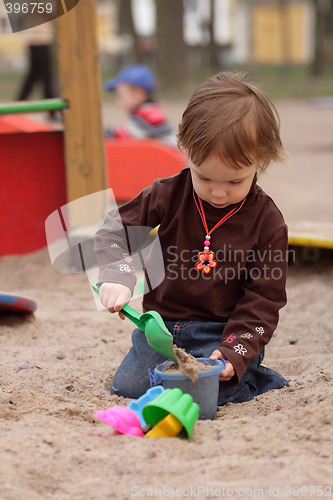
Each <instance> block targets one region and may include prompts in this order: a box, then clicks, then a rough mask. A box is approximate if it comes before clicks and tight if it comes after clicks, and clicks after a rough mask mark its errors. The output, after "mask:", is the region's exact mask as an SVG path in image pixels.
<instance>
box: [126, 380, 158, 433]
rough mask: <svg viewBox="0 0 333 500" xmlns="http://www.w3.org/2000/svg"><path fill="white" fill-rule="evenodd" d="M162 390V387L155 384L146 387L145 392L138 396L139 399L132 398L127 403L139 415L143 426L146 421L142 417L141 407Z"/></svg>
mask: <svg viewBox="0 0 333 500" xmlns="http://www.w3.org/2000/svg"><path fill="white" fill-rule="evenodd" d="M163 391H164V387H162V386H161V385H156V386H155V387H151V388H150V389H148V390H147V391H146V392H145V394H143V395H142V396H140V397H139V399H136V400H135V399H134V400H133V401H131V402H130V403H129V404H128V408H130V409H131V410H133V411H134V413H135V414H136V415H137V416H138V417H139V419H140V423H141V426H142V427H144V426H145V425H147V422H146V421H145V419H144V418H143V415H142V410H143V408H144V407H145V406H146V405H147V404H148V403H150V401H153V400H154V399H156V398H157V396H159V395H160V394H162V392H163Z"/></svg>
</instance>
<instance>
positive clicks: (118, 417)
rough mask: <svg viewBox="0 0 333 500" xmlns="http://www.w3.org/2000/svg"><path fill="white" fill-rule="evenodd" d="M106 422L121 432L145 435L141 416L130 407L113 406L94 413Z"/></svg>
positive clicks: (131, 434)
mask: <svg viewBox="0 0 333 500" xmlns="http://www.w3.org/2000/svg"><path fill="white" fill-rule="evenodd" d="M94 416H95V417H96V418H99V420H101V421H102V422H104V423H105V424H108V425H110V426H111V427H113V428H114V429H116V431H118V432H119V433H120V434H127V435H128V436H140V437H142V436H143V432H142V429H141V423H140V419H139V417H138V416H137V415H136V414H135V413H134V411H133V410H131V409H130V408H126V407H125V406H111V407H110V408H108V409H107V410H105V411H104V410H100V411H98V412H96V413H95V415H94Z"/></svg>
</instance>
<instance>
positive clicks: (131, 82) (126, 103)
mask: <svg viewBox="0 0 333 500" xmlns="http://www.w3.org/2000/svg"><path fill="white" fill-rule="evenodd" d="M104 88H105V89H106V90H110V91H114V92H115V94H116V97H117V100H118V104H119V105H120V107H121V108H122V109H124V110H125V111H127V112H128V113H129V114H130V120H129V122H128V124H127V126H126V127H121V128H114V129H108V130H107V133H106V135H107V137H114V138H128V137H133V138H135V139H157V140H159V141H162V142H164V143H165V144H167V145H168V146H173V147H176V146H177V140H176V136H175V134H174V133H173V130H172V127H171V126H170V124H169V123H168V121H167V118H166V116H165V114H164V112H163V110H162V108H161V106H160V105H159V104H157V103H156V102H155V101H154V99H153V94H154V91H155V77H154V75H153V73H152V72H151V71H150V69H149V68H147V67H146V66H143V65H140V64H137V65H133V66H128V67H127V68H125V69H123V70H122V71H121V72H120V73H119V74H118V75H117V76H116V78H115V79H113V80H109V81H107V82H106V83H105V84H104Z"/></svg>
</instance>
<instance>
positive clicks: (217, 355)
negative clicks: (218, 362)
mask: <svg viewBox="0 0 333 500" xmlns="http://www.w3.org/2000/svg"><path fill="white" fill-rule="evenodd" d="M221 358H223V354H222V352H221V351H219V350H218V349H215V351H213V353H212V354H211V355H210V356H209V359H212V360H213V359H221ZM224 361H225V368H224V370H223V371H222V372H220V374H219V380H220V382H227V380H230V379H231V378H232V377H233V376H234V375H235V368H234V367H233V366H232V364H231V363H230V361H228V360H227V359H225V360H224Z"/></svg>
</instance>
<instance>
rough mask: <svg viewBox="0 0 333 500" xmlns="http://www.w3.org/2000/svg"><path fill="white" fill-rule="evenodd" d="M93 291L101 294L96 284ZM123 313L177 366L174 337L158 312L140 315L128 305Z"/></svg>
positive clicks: (153, 345) (156, 349)
mask: <svg viewBox="0 0 333 500" xmlns="http://www.w3.org/2000/svg"><path fill="white" fill-rule="evenodd" d="M92 289H93V290H94V292H96V293H97V294H99V286H97V285H96V284H94V285H92ZM121 312H122V314H123V315H124V316H126V318H128V319H129V320H131V321H132V322H133V323H134V324H135V325H136V326H137V327H138V328H140V330H142V331H143V333H144V334H145V336H146V339H147V342H148V344H149V345H150V347H152V348H153V349H155V351H157V352H159V353H160V354H162V356H165V357H166V358H167V359H171V360H172V361H174V362H175V363H176V364H177V359H176V356H175V355H174V352H173V342H172V335H171V333H170V332H169V330H168V329H167V327H166V326H165V324H164V322H163V319H162V318H161V316H160V314H158V312H156V311H147V312H146V313H144V314H139V313H138V312H137V311H135V310H134V309H132V307H130V306H129V305H127V304H125V305H124V307H123V308H122V310H121Z"/></svg>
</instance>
